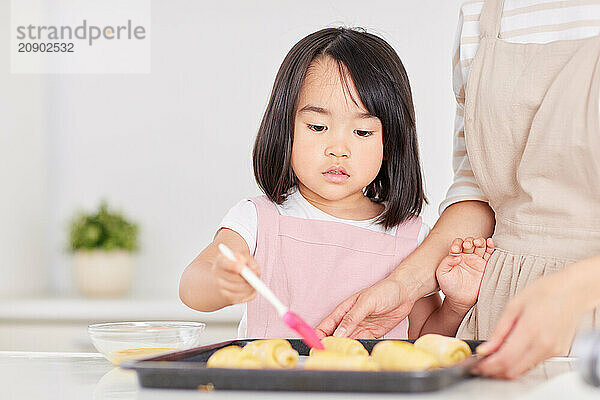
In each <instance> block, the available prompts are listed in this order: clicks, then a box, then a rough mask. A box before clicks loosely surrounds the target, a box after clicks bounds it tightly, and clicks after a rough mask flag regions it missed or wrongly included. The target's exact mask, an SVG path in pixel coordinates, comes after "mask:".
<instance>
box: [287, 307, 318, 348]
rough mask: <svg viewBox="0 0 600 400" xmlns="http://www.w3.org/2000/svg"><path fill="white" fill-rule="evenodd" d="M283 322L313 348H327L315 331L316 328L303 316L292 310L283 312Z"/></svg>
mask: <svg viewBox="0 0 600 400" xmlns="http://www.w3.org/2000/svg"><path fill="white" fill-rule="evenodd" d="M283 322H285V324H286V325H287V326H289V327H290V328H292V329H293V330H295V331H296V332H298V333H299V334H300V336H301V337H302V341H304V343H306V344H307V345H308V347H310V348H311V349H317V350H325V347H324V346H323V343H321V340H320V339H319V337H318V336H317V334H316V333H315V330H314V329H313V328H312V327H311V326H310V325H308V324H307V323H306V322H304V320H303V319H302V318H300V317H299V316H298V315H297V314H294V313H293V312H291V311H288V312H286V313H285V314H283Z"/></svg>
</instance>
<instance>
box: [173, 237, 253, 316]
mask: <svg viewBox="0 0 600 400" xmlns="http://www.w3.org/2000/svg"><path fill="white" fill-rule="evenodd" d="M219 243H224V244H225V245H227V246H228V247H229V248H230V249H231V250H233V252H234V253H236V254H241V255H242V256H243V257H245V259H246V260H248V261H249V264H250V267H251V268H253V269H254V270H255V272H258V271H256V266H255V265H254V262H253V258H252V257H251V256H250V250H249V249H248V245H247V244H246V241H245V240H244V239H243V238H242V237H241V236H240V235H239V234H238V233H237V232H235V231H233V230H231V229H227V228H222V229H220V230H219V231H218V232H217V234H216V235H215V238H214V240H213V242H212V243H211V244H209V245H208V246H207V247H206V248H205V249H204V250H203V251H202V252H201V253H200V254H199V255H198V256H197V257H196V258H195V259H194V261H192V262H191V263H190V265H188V266H187V268H186V269H185V271H183V274H182V275H181V280H180V282H179V297H180V298H181V301H183V303H184V304H186V305H187V306H188V307H191V308H193V309H195V310H198V311H205V312H209V311H215V310H218V309H221V308H223V307H226V306H230V305H232V304H236V303H241V302H242V301H240V300H244V299H243V298H242V297H247V295H248V294H249V293H251V292H253V291H252V290H251V288H250V286H249V285H248V284H247V283H246V282H245V281H244V279H243V278H242V277H241V276H235V275H236V273H235V268H236V267H235V264H234V263H233V262H230V261H228V260H226V259H225V258H224V257H223V256H222V255H221V254H220V252H219V249H218V247H217V246H218V245H219ZM223 278H224V279H223ZM237 278H239V280H238V279H237ZM236 285H237V286H236ZM248 288H250V290H248ZM238 289H239V290H238Z"/></svg>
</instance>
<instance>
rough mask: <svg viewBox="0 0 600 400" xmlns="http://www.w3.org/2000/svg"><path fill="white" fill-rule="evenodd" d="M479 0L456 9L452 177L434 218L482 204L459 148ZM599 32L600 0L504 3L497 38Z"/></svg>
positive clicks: (546, 38) (533, 39)
mask: <svg viewBox="0 0 600 400" xmlns="http://www.w3.org/2000/svg"><path fill="white" fill-rule="evenodd" d="M482 8H483V1H482V0H475V1H468V2H466V3H464V4H463V5H462V6H461V10H460V15H459V21H458V31H457V34H456V39H455V44H454V57H453V60H452V72H453V73H452V81H453V89H454V94H455V97H456V117H455V120H454V141H453V147H454V152H453V155H452V167H453V169H454V179H453V182H452V185H451V186H450V188H449V189H448V193H447V194H446V199H445V200H444V201H443V202H442V203H441V204H440V209H439V212H440V214H441V213H442V212H443V211H444V210H445V209H446V207H448V206H449V205H451V204H454V203H457V202H459V201H463V200H482V201H487V198H486V196H485V195H484V194H483V192H482V191H481V189H480V188H479V185H478V184H477V182H476V180H475V177H474V175H473V170H472V169H471V164H470V162H469V157H468V155H467V151H466V147H465V125H464V115H465V108H464V104H465V83H466V82H467V79H468V76H469V71H470V70H471V63H472V62H473V58H474V57H475V53H476V52H477V48H478V47H479V14H480V13H481V9H482ZM599 34H600V0H565V1H557V0H505V1H504V9H503V12H502V21H501V22H500V39H502V40H505V41H507V42H512V43H539V44H543V43H549V42H553V41H557V40H576V39H584V38H587V37H591V36H597V35H599Z"/></svg>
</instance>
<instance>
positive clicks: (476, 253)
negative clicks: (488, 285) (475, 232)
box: [436, 237, 494, 310]
mask: <svg viewBox="0 0 600 400" xmlns="http://www.w3.org/2000/svg"><path fill="white" fill-rule="evenodd" d="M493 252H494V241H493V240H492V239H487V240H486V239H484V238H477V239H473V238H470V237H469V238H466V239H465V240H464V241H463V240H462V239H454V241H453V242H452V245H451V246H450V254H448V256H447V257H445V258H444V259H443V260H442V262H441V263H440V265H439V266H438V268H437V271H436V277H437V281H438V283H439V285H440V289H441V290H442V292H444V295H445V296H446V297H445V298H446V300H445V301H449V302H451V303H452V304H454V305H455V306H456V307H458V308H459V309H466V310H469V309H470V308H471V307H472V306H473V304H475V302H476V301H477V295H478V294H479V286H480V285H481V279H482V278H483V272H484V271H485V266H486V264H487V262H488V260H489V259H490V256H491V255H492V253H493Z"/></svg>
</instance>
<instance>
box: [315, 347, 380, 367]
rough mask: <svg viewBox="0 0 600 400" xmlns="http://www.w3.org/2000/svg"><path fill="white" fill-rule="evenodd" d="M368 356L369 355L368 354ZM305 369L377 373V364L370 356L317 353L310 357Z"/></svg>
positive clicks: (327, 352)
mask: <svg viewBox="0 0 600 400" xmlns="http://www.w3.org/2000/svg"><path fill="white" fill-rule="evenodd" d="M367 354H368V353H367ZM304 369H329V370H338V371H344V370H345V371H377V370H378V369H379V368H378V366H377V364H376V363H375V362H374V361H373V360H372V359H371V357H369V356H365V355H356V354H354V355H344V354H340V353H334V352H331V351H322V350H321V351H316V352H314V353H313V354H311V355H310V357H308V359H307V360H306V363H305V364H304Z"/></svg>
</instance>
